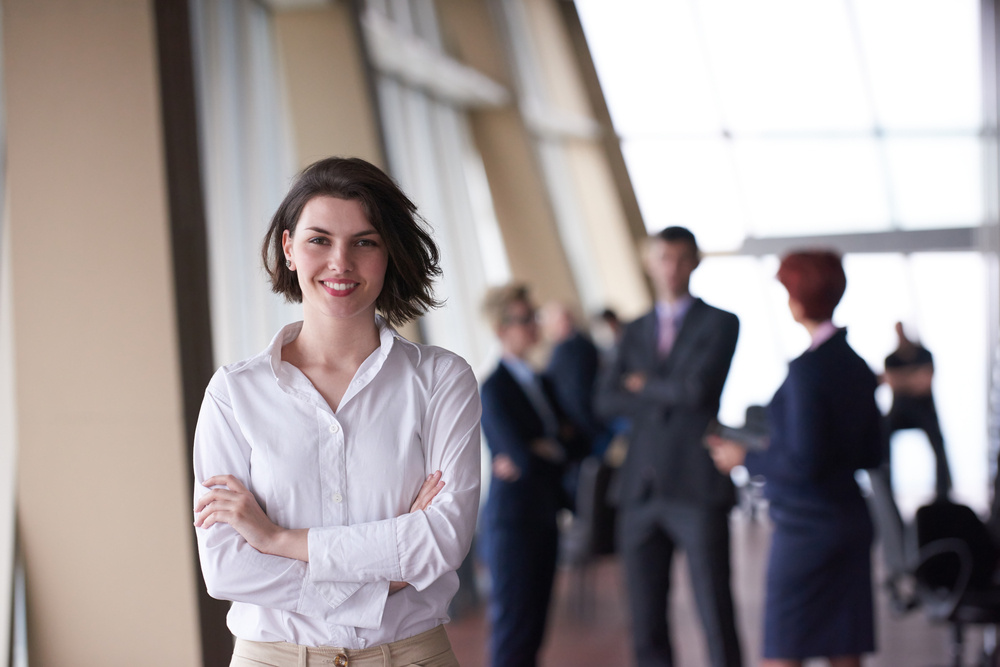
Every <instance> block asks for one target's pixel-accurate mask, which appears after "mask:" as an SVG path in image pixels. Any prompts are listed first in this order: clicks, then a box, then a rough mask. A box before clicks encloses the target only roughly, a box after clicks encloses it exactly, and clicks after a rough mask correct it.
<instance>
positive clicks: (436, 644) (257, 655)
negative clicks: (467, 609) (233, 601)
mask: <svg viewBox="0 0 1000 667" xmlns="http://www.w3.org/2000/svg"><path fill="white" fill-rule="evenodd" d="M262 665H263V666H265V667H318V666H319V665H322V666H323V667H459V665H458V660H456V659H455V654H454V653H453V652H452V650H451V642H449V641H448V635H447V633H445V631H444V626H443V625H439V626H437V627H436V628H434V629H433V630H428V631H427V632H421V633H420V634H419V635H414V636H413V637H408V638H407V639H400V640H399V641H397V642H391V643H389V644H381V645H379V646H373V647H371V648H364V649H347V648H335V647H332V646H319V647H313V646H302V645H300V644H289V643H288V642H251V641H247V640H245V639H237V640H236V648H235V650H234V651H233V660H232V662H230V663H229V667H260V666H262Z"/></svg>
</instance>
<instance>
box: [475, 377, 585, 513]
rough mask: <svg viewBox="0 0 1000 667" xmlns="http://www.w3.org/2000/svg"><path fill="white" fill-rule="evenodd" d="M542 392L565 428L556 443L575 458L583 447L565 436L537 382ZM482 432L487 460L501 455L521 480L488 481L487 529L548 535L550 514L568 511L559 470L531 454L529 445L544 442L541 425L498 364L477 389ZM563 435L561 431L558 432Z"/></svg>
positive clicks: (560, 415)
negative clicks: (537, 531) (503, 527)
mask: <svg viewBox="0 0 1000 667" xmlns="http://www.w3.org/2000/svg"><path fill="white" fill-rule="evenodd" d="M542 389H543V390H544V392H545V394H546V398H548V400H549V404H550V405H551V406H552V409H553V411H554V412H555V413H556V416H557V417H558V418H559V419H560V422H561V423H562V424H564V425H565V427H566V428H565V431H566V435H567V436H569V437H563V438H561V439H560V442H561V443H562V444H563V446H564V449H566V452H567V457H568V459H572V458H579V457H580V456H581V452H582V450H583V449H584V448H585V445H586V443H585V441H583V440H582V439H580V438H579V437H578V436H576V435H575V434H571V433H570V431H572V427H571V426H569V425H568V421H567V420H566V418H565V413H563V411H562V410H561V408H560V406H559V403H558V401H557V400H556V398H555V395H554V392H553V391H552V387H551V385H550V384H549V383H548V382H547V381H546V380H545V379H544V378H543V379H542ZM480 393H481V397H482V404H483V414H482V428H483V435H484V436H485V437H486V444H487V445H488V446H489V448H490V454H491V455H492V456H496V455H497V454H506V455H507V456H509V457H510V458H511V459H512V460H513V461H514V463H515V464H516V465H517V467H518V468H520V470H521V476H520V477H519V478H518V479H517V480H515V481H513V482H507V481H504V480H500V479H497V478H496V477H494V478H493V479H492V480H491V482H490V491H489V497H488V498H487V501H486V506H485V508H484V519H485V520H486V524H487V526H491V525H492V526H496V525H508V526H509V525H518V526H524V527H536V528H537V527H545V528H552V529H554V528H555V526H556V512H557V511H558V510H559V509H560V508H562V507H566V506H567V505H568V502H567V501H568V499H567V498H566V495H565V491H564V490H563V486H562V481H561V480H562V474H563V471H564V465H563V464H558V463H553V462H552V461H549V460H546V459H543V458H541V457H540V456H537V455H536V454H534V453H532V452H531V441H532V440H534V439H536V438H543V437H545V436H546V433H545V425H544V423H543V422H542V418H541V417H539V416H538V413H537V412H536V411H535V408H534V407H533V406H532V403H531V400H530V399H529V398H528V396H527V395H526V394H525V393H524V390H523V389H521V385H520V384H518V382H517V380H516V379H515V378H514V376H513V375H511V373H510V371H509V370H507V368H506V367H505V366H504V365H503V364H499V365H498V366H497V368H496V370H494V371H493V373H492V374H490V376H489V377H488V378H486V381H485V382H484V383H483V386H482V388H481V389H480ZM561 430H564V429H561Z"/></svg>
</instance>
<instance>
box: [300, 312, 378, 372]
mask: <svg viewBox="0 0 1000 667" xmlns="http://www.w3.org/2000/svg"><path fill="white" fill-rule="evenodd" d="M379 344H380V340H379V329H378V325H377V324H376V323H375V316H374V313H371V314H368V315H366V316H359V317H354V318H351V319H346V320H341V319H334V318H330V317H323V316H318V317H310V315H309V313H306V315H305V317H304V318H303V321H302V330H301V331H300V332H299V335H298V336H297V337H296V338H295V340H293V341H292V342H291V343H289V345H288V347H289V348H291V351H292V352H293V354H294V356H295V357H296V358H297V360H298V361H299V362H300V363H305V364H308V365H319V366H325V367H328V368H333V367H341V368H344V367H348V368H350V369H352V370H356V369H357V368H358V367H359V366H360V365H361V363H362V362H364V360H365V359H367V358H368V356H369V355H371V353H372V352H374V351H375V350H376V349H378V346H379ZM293 363H294V362H293Z"/></svg>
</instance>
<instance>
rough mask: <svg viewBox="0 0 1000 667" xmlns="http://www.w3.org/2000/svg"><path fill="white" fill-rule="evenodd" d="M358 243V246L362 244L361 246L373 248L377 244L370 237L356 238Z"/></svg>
mask: <svg viewBox="0 0 1000 667" xmlns="http://www.w3.org/2000/svg"><path fill="white" fill-rule="evenodd" d="M358 245H359V246H363V247H368V248H374V247H376V246H377V245H378V244H377V243H375V241H373V240H372V239H359V240H358Z"/></svg>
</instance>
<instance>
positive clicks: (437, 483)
mask: <svg viewBox="0 0 1000 667" xmlns="http://www.w3.org/2000/svg"><path fill="white" fill-rule="evenodd" d="M443 488H444V480H443V479H441V471H440V470H435V471H434V472H432V473H431V474H430V475H428V476H427V479H425V480H424V483H423V484H422V485H421V486H420V491H418V492H417V498H416V500H414V501H413V504H412V505H410V511H409V514H412V513H413V512H419V511H421V510H425V509H427V508H428V507H430V506H431V501H432V500H434V497H435V496H437V494H438V493H440V492H441V489H443Z"/></svg>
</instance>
